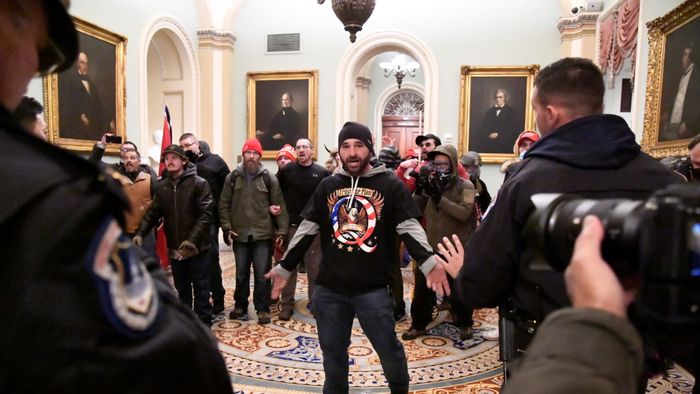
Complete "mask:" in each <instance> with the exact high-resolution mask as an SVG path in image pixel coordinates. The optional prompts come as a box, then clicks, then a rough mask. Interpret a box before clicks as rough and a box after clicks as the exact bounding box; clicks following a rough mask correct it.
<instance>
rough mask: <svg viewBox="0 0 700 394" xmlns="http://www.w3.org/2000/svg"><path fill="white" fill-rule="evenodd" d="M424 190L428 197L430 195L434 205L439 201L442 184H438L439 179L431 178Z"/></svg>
mask: <svg viewBox="0 0 700 394" xmlns="http://www.w3.org/2000/svg"><path fill="white" fill-rule="evenodd" d="M425 191H426V193H427V194H428V197H430V199H431V200H433V202H434V203H435V205H437V204H438V203H439V202H440V199H441V198H442V185H441V184H440V181H439V180H438V179H437V178H433V179H432V180H431V182H430V183H429V184H428V187H427V188H426V189H425Z"/></svg>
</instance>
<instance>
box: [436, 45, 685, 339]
mask: <svg viewBox="0 0 700 394" xmlns="http://www.w3.org/2000/svg"><path fill="white" fill-rule="evenodd" d="M604 93H605V85H604V83H603V76H602V74H601V72H600V70H599V69H598V67H597V66H596V65H594V64H593V63H592V62H591V61H590V60H587V59H582V58H565V59H561V60H559V61H557V62H555V63H552V64H551V65H549V66H547V67H545V68H544V69H543V70H542V71H541V72H540V73H539V74H538V75H537V77H536V78H535V84H534V89H533V93H532V106H533V108H534V110H535V113H536V120H537V127H538V128H539V131H540V133H541V134H542V139H540V140H539V141H538V142H536V143H535V144H534V145H533V146H532V147H531V148H530V150H528V151H527V153H526V154H525V156H524V158H523V160H522V162H521V163H520V164H519V165H518V166H517V167H516V168H514V169H513V173H512V176H511V177H510V178H509V179H508V180H507V181H506V183H504V184H503V186H501V189H500V190H499V192H498V195H497V197H496V200H495V201H494V202H493V203H492V206H491V208H490V211H489V214H488V215H486V217H485V219H484V220H483V222H482V223H481V225H480V226H479V228H478V229H477V231H476V232H475V233H474V235H473V236H472V238H471V240H470V242H469V244H468V245H467V247H466V250H465V257H464V265H463V266H462V267H461V270H460V267H454V266H453V267H447V270H448V272H449V273H450V275H452V276H456V279H457V281H456V284H455V289H454V290H455V292H457V293H458V294H459V295H460V296H461V298H462V301H463V302H464V303H465V304H466V305H467V306H469V307H472V308H484V307H495V306H498V305H503V304H504V303H506V301H509V305H508V308H501V313H502V314H503V313H506V314H508V313H509V312H511V311H515V313H514V315H516V316H510V317H512V318H514V319H516V320H517V325H518V326H521V327H522V328H524V329H525V330H526V331H527V329H528V328H535V327H536V324H537V323H538V322H541V321H542V320H543V318H544V317H545V316H546V315H547V314H549V313H550V312H552V311H554V310H556V309H558V308H561V307H563V306H569V305H570V304H571V303H570V301H569V298H568V296H567V294H566V288H565V285H564V279H563V275H562V274H561V273H558V272H553V271H541V270H539V271H536V270H531V269H529V265H530V263H531V261H532V254H533V251H532V249H531V246H530V245H528V244H527V242H526V241H525V240H524V239H523V235H522V233H523V229H524V227H525V223H526V222H527V219H528V217H529V216H530V214H531V213H532V211H533V205H532V202H531V200H530V197H531V196H532V195H533V194H536V193H572V194H576V195H579V196H581V197H585V198H630V199H646V198H647V197H648V196H649V195H650V194H651V193H652V192H654V191H656V190H658V189H662V188H664V187H665V186H667V185H669V184H671V183H675V182H678V181H679V180H680V178H679V177H678V176H677V175H676V174H675V173H674V172H673V171H671V170H670V169H668V168H666V167H664V166H663V165H661V164H660V163H659V162H658V161H656V160H655V159H653V158H651V157H650V156H648V155H647V154H645V153H642V152H641V151H640V147H639V145H638V144H637V143H636V142H635V136H634V133H633V132H632V130H630V129H629V127H628V126H627V124H626V123H625V121H624V120H623V119H622V118H620V117H618V116H615V115H604V114H603V113H602V112H603V95H604ZM506 309H507V310H506ZM506 317H508V316H506ZM528 326H530V327H528ZM501 335H503V333H501ZM528 339H529V338H524V339H523V341H524V344H526V343H527V342H528ZM516 345H517V343H516Z"/></svg>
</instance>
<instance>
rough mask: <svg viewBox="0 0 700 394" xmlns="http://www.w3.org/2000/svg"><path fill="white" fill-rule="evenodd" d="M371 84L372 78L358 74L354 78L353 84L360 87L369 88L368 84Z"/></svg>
mask: <svg viewBox="0 0 700 394" xmlns="http://www.w3.org/2000/svg"><path fill="white" fill-rule="evenodd" d="M371 84H372V78H370V77H364V76H359V77H357V79H356V80H355V86H356V87H358V88H362V89H369V85H371Z"/></svg>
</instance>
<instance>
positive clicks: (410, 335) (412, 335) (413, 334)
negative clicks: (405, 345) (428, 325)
mask: <svg viewBox="0 0 700 394" xmlns="http://www.w3.org/2000/svg"><path fill="white" fill-rule="evenodd" d="M426 333H427V331H425V330H419V329H416V328H411V329H410V330H408V331H406V332H404V333H403V334H401V339H403V340H404V341H410V340H413V339H416V338H418V337H422V336H423V335H425V334H426Z"/></svg>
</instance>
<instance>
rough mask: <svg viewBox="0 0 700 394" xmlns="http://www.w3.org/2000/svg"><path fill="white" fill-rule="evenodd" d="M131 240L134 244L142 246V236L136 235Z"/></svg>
mask: <svg viewBox="0 0 700 394" xmlns="http://www.w3.org/2000/svg"><path fill="white" fill-rule="evenodd" d="M131 242H133V243H134V245H136V246H143V237H142V236H140V235H137V236H135V237H134V238H133V239H132V240H131Z"/></svg>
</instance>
